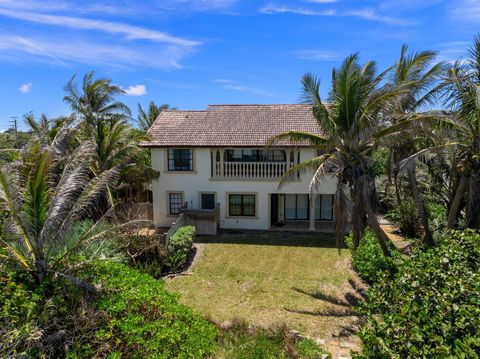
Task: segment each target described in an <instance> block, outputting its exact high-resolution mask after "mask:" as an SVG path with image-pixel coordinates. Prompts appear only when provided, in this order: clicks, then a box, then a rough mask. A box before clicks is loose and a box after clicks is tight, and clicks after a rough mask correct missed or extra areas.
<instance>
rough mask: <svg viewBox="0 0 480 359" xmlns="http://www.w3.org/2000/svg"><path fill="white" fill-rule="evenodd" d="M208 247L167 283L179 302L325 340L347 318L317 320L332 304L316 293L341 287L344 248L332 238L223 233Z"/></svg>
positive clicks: (346, 269) (345, 273)
mask: <svg viewBox="0 0 480 359" xmlns="http://www.w3.org/2000/svg"><path fill="white" fill-rule="evenodd" d="M202 242H204V243H207V244H206V245H205V247H204V248H203V253H201V255H200V258H199V259H198V262H197V263H196V265H195V267H194V268H193V271H192V273H191V275H188V276H179V277H176V278H174V279H172V280H169V281H167V288H168V289H169V290H171V291H174V292H177V293H180V294H181V300H182V302H184V303H185V304H187V305H188V306H191V307H193V308H195V309H197V310H198V311H200V312H201V313H202V314H204V315H205V316H209V317H211V318H212V319H213V320H215V321H218V322H222V321H225V320H230V319H232V318H242V319H244V320H246V321H247V322H248V323H250V324H252V325H256V326H269V325H272V324H275V323H279V322H284V323H285V324H287V326H288V327H289V328H291V329H296V330H298V331H300V332H301V333H304V334H308V335H312V336H315V337H328V336H330V335H331V333H332V331H334V330H337V329H338V328H339V326H340V325H342V324H346V323H347V322H348V320H349V319H348V318H345V317H343V318H342V317H327V316H321V315H318V313H319V312H322V311H328V310H329V309H339V308H336V307H335V306H334V305H333V304H329V303H326V302H323V301H320V300H318V299H316V298H315V297H314V294H315V293H318V292H319V291H320V292H322V293H325V294H331V295H335V296H342V294H344V293H345V292H346V290H348V288H349V284H348V282H347V281H348V279H349V278H352V277H353V276H354V274H353V272H352V271H351V270H350V255H349V252H348V250H345V249H344V250H342V251H341V253H339V251H338V249H337V248H336V247H335V240H334V237H333V235H328V234H311V233H298V234H297V233H287V232H245V233H243V232H237V233H235V232H232V233H225V232H222V233H221V234H220V235H219V236H217V237H216V238H207V239H203V240H202Z"/></svg>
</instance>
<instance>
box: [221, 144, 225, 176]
mask: <svg viewBox="0 0 480 359" xmlns="http://www.w3.org/2000/svg"><path fill="white" fill-rule="evenodd" d="M224 154H225V149H224V148H221V149H220V177H221V178H223V177H224V167H223V166H224V164H223V158H224Z"/></svg>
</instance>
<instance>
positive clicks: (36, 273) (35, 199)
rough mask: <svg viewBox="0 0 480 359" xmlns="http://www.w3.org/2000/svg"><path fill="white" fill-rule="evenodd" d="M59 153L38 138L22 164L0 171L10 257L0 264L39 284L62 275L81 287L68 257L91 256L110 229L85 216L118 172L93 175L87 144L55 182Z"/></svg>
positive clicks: (25, 152)
mask: <svg viewBox="0 0 480 359" xmlns="http://www.w3.org/2000/svg"><path fill="white" fill-rule="evenodd" d="M57 153H58V151H54V150H52V149H51V148H50V149H45V148H44V147H43V146H42V145H41V144H40V143H39V142H38V141H36V140H34V141H32V142H31V144H30V146H29V147H27V148H26V149H24V150H23V151H22V154H21V159H20V160H19V161H18V162H15V163H10V164H7V165H5V166H3V167H2V168H1V171H0V208H1V209H2V210H4V211H5V212H6V213H7V217H6V219H5V222H4V228H3V232H2V233H3V235H2V237H1V238H0V240H1V244H2V247H3V248H5V249H6V251H7V253H8V255H7V256H4V257H1V258H0V260H1V261H2V262H8V263H13V264H15V265H16V266H18V267H19V268H21V269H23V270H25V271H28V272H29V273H31V275H32V276H33V278H34V279H35V280H36V282H37V283H41V282H42V281H43V280H44V279H45V278H46V277H47V276H49V275H60V276H63V277H66V278H68V279H71V280H73V281H74V282H75V283H76V284H79V283H81V281H79V280H78V279H76V278H74V277H72V276H71V275H70V274H69V273H68V272H69V269H70V268H71V264H72V263H71V261H69V259H71V257H72V256H79V255H80V256H81V255H82V254H83V255H84V256H85V255H87V253H89V252H88V250H89V249H91V248H92V246H96V245H97V244H98V243H101V242H98V241H96V240H98V239H101V238H103V237H104V235H105V234H106V233H107V232H108V231H109V227H106V226H105V225H104V223H103V222H102V221H99V222H97V223H93V222H91V221H90V220H85V218H87V217H88V216H89V214H90V213H91V212H92V211H93V210H94V208H95V206H96V204H97V203H98V201H99V200H100V199H101V198H102V197H103V196H104V195H105V192H106V189H107V187H108V186H109V185H110V184H111V183H112V182H114V181H115V179H116V177H117V176H118V169H117V168H114V169H111V170H108V171H105V172H103V173H102V174H101V175H99V176H92V174H91V166H92V163H93V159H94V146H93V144H92V143H91V142H88V141H85V142H84V143H82V145H80V146H79V147H78V148H77V149H76V150H75V151H74V152H73V154H71V155H70V156H69V157H68V160H66V161H64V165H63V166H62V168H63V170H62V173H61V174H60V176H59V178H58V179H54V178H53V176H52V173H53V172H54V171H52V167H55V166H56V164H57V163H58V161H62V160H63V159H62V158H58V157H57ZM97 249H98V248H97ZM93 253H96V254H99V253H101V251H98V250H97V251H94V252H93ZM90 254H91V253H90ZM77 264H78V263H77Z"/></svg>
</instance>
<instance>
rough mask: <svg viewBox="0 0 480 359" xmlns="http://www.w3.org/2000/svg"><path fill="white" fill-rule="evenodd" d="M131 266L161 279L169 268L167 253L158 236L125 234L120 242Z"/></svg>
mask: <svg viewBox="0 0 480 359" xmlns="http://www.w3.org/2000/svg"><path fill="white" fill-rule="evenodd" d="M118 244H119V247H120V249H121V251H122V252H123V253H124V254H125V257H127V258H128V259H129V264H130V265H131V266H132V267H134V268H136V269H138V270H139V271H140V272H142V273H145V274H149V275H151V276H152V277H153V278H160V277H161V276H162V274H163V272H164V270H165V267H166V266H167V251H166V250H165V248H164V245H163V242H162V241H161V240H160V238H159V236H158V235H140V234H134V235H132V234H129V233H127V234H125V235H123V236H120V240H119V241H118Z"/></svg>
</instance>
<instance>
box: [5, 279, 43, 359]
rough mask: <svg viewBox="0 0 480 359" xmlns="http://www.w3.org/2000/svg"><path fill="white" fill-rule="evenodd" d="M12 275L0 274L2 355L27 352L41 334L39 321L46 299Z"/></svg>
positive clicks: (26, 353) (25, 353)
mask: <svg viewBox="0 0 480 359" xmlns="http://www.w3.org/2000/svg"><path fill="white" fill-rule="evenodd" d="M12 276H13V274H10V273H5V272H4V273H1V274H0V287H1V288H2V289H1V290H0V337H1V338H2V340H1V341H0V356H1V357H8V356H12V357H13V356H14V355H21V354H24V355H28V354H29V352H30V350H31V349H33V348H34V346H35V338H38V337H39V336H41V328H40V325H41V323H37V320H38V319H39V318H38V315H39V312H40V311H41V307H42V302H43V300H42V299H43V298H42V296H41V295H39V294H38V293H35V292H33V291H31V290H29V289H28V288H27V287H26V286H25V285H24V284H23V283H17V282H16V281H14V280H13V278H12Z"/></svg>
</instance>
